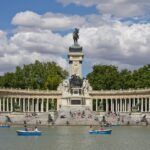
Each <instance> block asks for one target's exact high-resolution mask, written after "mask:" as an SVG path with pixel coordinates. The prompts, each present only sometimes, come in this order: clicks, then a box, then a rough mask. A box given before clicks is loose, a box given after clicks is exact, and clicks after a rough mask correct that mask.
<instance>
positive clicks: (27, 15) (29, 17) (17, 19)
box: [12, 11, 85, 30]
mask: <svg viewBox="0 0 150 150" xmlns="http://www.w3.org/2000/svg"><path fill="white" fill-rule="evenodd" d="M12 24H14V25H17V26H18V25H19V26H26V27H34V28H42V29H51V30H64V29H68V28H74V27H76V26H82V25H83V24H85V19H84V18H83V17H80V16H77V15H73V16H71V15H70V16H69V15H64V14H60V13H51V12H49V13H46V14H44V15H38V14H36V13H34V12H31V11H25V12H20V13H17V14H16V15H15V16H14V18H13V19H12Z"/></svg>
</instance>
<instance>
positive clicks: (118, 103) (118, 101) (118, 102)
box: [117, 99, 120, 112]
mask: <svg viewBox="0 0 150 150" xmlns="http://www.w3.org/2000/svg"><path fill="white" fill-rule="evenodd" d="M119 106H120V100H119V99H117V110H118V112H120V107H119Z"/></svg>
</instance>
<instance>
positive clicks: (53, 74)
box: [0, 60, 68, 90]
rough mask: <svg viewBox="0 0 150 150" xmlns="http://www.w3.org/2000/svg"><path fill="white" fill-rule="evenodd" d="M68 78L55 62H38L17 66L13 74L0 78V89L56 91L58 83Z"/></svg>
mask: <svg viewBox="0 0 150 150" xmlns="http://www.w3.org/2000/svg"><path fill="white" fill-rule="evenodd" d="M67 76H68V73H67V71H65V70H63V69H62V68H61V67H60V66H58V65H57V64H56V63H55V62H47V63H45V62H39V61H38V60H36V61H35V63H34V64H29V65H24V66H23V67H22V68H21V67H19V66H17V67H16V71H15V72H14V73H6V74H4V76H0V87H7V88H21V89H28V88H29V89H41V90H45V89H49V90H56V89H57V86H58V85H59V83H61V82H62V80H63V79H65V78H66V77H67Z"/></svg>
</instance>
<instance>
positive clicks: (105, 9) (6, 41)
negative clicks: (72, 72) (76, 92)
mask: <svg viewBox="0 0 150 150" xmlns="http://www.w3.org/2000/svg"><path fill="white" fill-rule="evenodd" d="M149 8H150V2H149V1H147V0H142V1H138V0H133V1H131V0H107V1H106V0H1V1H0V61H1V64H0V74H1V75H2V74H4V73H6V72H9V71H14V70H15V67H16V66H17V65H19V66H22V65H23V64H29V63H32V62H34V61H35V60H36V59H38V60H40V61H56V62H57V63H58V64H59V65H61V66H62V67H63V68H65V69H68V63H67V52H68V47H69V46H70V45H72V44H73V40H72V31H73V29H74V28H75V27H78V28H80V39H79V44H80V45H82V46H83V50H84V53H85V58H84V64H83V68H84V69H83V70H84V71H83V73H84V76H86V74H87V73H88V72H90V71H91V70H92V66H93V65H95V64H108V65H110V64H112V65H116V66H118V67H119V68H120V69H124V68H128V69H131V70H133V69H136V68H139V67H141V66H143V65H145V64H149V63H150V61H149V55H150V9H149Z"/></svg>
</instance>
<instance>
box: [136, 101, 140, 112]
mask: <svg viewBox="0 0 150 150" xmlns="http://www.w3.org/2000/svg"><path fill="white" fill-rule="evenodd" d="M137 102H138V104H139V103H140V100H139V98H137ZM138 111H140V107H138Z"/></svg>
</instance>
